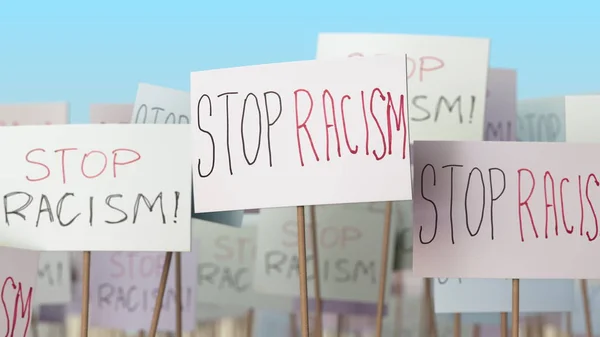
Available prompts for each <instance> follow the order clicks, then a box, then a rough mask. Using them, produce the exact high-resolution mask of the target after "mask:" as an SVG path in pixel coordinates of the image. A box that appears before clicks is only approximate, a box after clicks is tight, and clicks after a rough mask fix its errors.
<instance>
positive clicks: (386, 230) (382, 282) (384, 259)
mask: <svg viewBox="0 0 600 337" xmlns="http://www.w3.org/2000/svg"><path fill="white" fill-rule="evenodd" d="M391 226H392V202H391V201H388V202H386V203H385V218H384V219H383V244H382V246H383V247H381V271H380V274H379V297H378V299H377V318H376V324H377V325H376V333H375V336H376V337H381V333H382V331H383V309H384V307H385V291H386V289H387V287H386V284H387V269H388V255H389V250H390V228H391Z"/></svg>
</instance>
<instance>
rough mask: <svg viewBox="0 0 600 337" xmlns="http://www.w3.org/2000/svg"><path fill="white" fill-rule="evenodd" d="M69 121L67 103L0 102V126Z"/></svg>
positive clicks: (54, 123)
mask: <svg viewBox="0 0 600 337" xmlns="http://www.w3.org/2000/svg"><path fill="white" fill-rule="evenodd" d="M68 123H69V103H66V102H60V103H30V104H0V126H19V125H56V124H68Z"/></svg>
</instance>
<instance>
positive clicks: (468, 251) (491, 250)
mask: <svg viewBox="0 0 600 337" xmlns="http://www.w3.org/2000/svg"><path fill="white" fill-rule="evenodd" d="M599 149H600V145H594V144H567V143H517V142H433V141H431V142H427V141H422V142H415V144H414V151H415V161H414V173H415V188H414V193H415V199H414V200H413V206H414V237H413V249H414V253H413V254H414V264H413V269H414V272H415V274H416V275H419V276H423V277H451V278H456V277H464V278H532V279H537V278H563V279H568V278H571V279H573V278H582V279H588V278H589V279H594V278H600V270H597V269H595V268H587V267H586V266H585V265H583V264H580V263H576V261H585V260H586V259H589V258H590V256H594V254H595V252H596V247H595V241H598V240H600V239H599V236H600V231H599V228H598V227H599V226H598V217H597V215H596V214H597V213H596V209H600V208H599V207H600V206H599V204H598V203H599V198H600V188H599V186H600V179H599V177H598V176H597V175H596V173H594V172H596V169H597V167H598V165H599V164H600V160H599V159H597V158H596V157H595V156H590V155H588V154H589V153H595V152H596V151H598V150H599ZM574 163H576V164H577V165H574Z"/></svg>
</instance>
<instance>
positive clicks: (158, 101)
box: [131, 83, 190, 124]
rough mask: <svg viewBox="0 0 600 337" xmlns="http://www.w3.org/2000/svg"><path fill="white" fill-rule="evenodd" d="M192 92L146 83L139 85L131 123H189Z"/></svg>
mask: <svg viewBox="0 0 600 337" xmlns="http://www.w3.org/2000/svg"><path fill="white" fill-rule="evenodd" d="M189 101H190V94H189V93H187V92H185V91H180V90H175V89H171V88H165V87H159V86H156V85H150V84H146V83H140V84H139V85H138V91H137V95H136V97H135V104H134V107H133V115H131V123H135V124H189V123H190V107H189V105H188V104H189Z"/></svg>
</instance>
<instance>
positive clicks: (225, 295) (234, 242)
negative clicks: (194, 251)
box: [192, 219, 292, 312]
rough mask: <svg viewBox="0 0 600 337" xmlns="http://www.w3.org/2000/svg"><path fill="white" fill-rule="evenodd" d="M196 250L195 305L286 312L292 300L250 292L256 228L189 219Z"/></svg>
mask: <svg viewBox="0 0 600 337" xmlns="http://www.w3.org/2000/svg"><path fill="white" fill-rule="evenodd" d="M192 230H193V235H194V238H195V239H196V240H197V241H198V242H199V249H198V274H197V281H198V288H197V290H196V293H197V297H198V303H213V304H219V305H227V306H240V307H244V306H250V307H253V308H265V309H278V310H283V311H287V312H290V311H291V310H292V298H291V297H282V296H269V295H265V294H259V293H257V292H256V291H254V287H253V286H252V282H253V279H254V268H255V255H256V231H257V228H256V227H246V228H244V227H242V228H234V227H229V226H222V225H219V224H216V223H212V222H208V221H203V220H196V219H192Z"/></svg>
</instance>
